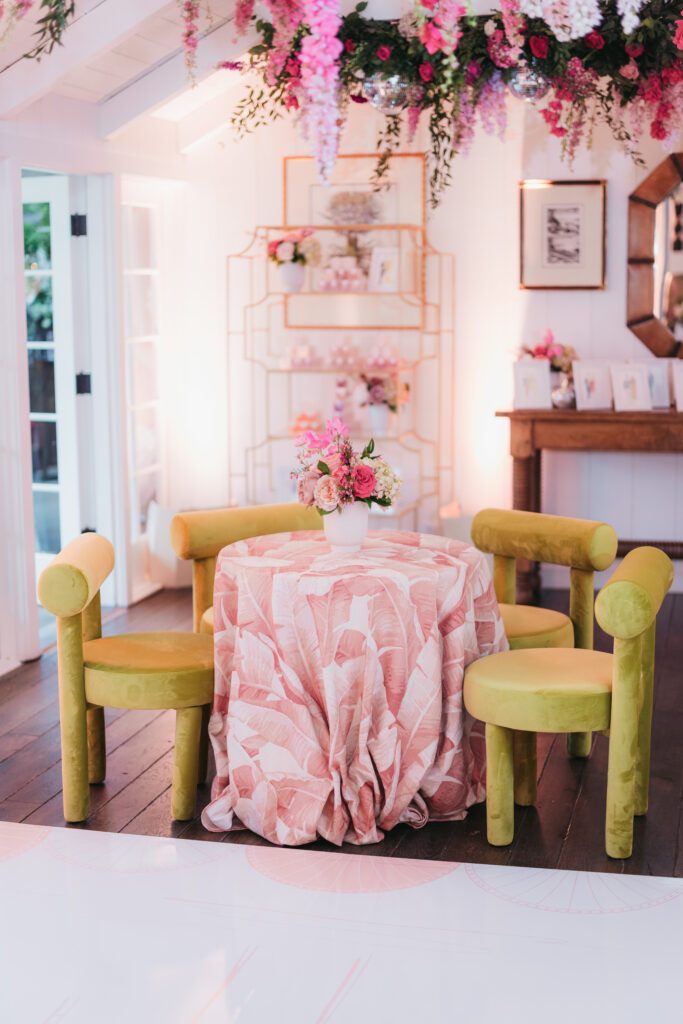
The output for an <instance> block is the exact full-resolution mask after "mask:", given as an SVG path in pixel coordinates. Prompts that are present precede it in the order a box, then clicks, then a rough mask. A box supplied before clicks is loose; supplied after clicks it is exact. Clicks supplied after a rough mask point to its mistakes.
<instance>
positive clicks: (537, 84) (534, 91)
mask: <svg viewBox="0 0 683 1024" xmlns="http://www.w3.org/2000/svg"><path fill="white" fill-rule="evenodd" d="M549 88H550V82H549V81H548V79H547V78H546V77H545V75H542V74H541V72H540V71H535V70H534V68H532V67H529V65H528V64H526V63H520V64H518V65H517V67H516V68H515V69H514V70H513V72H512V74H511V75H510V77H509V78H508V89H509V90H510V92H511V93H512V95H513V96H515V97H516V98H517V99H518V100H528V101H531V100H541V99H543V97H544V96H545V94H546V93H547V91H548V89H549Z"/></svg>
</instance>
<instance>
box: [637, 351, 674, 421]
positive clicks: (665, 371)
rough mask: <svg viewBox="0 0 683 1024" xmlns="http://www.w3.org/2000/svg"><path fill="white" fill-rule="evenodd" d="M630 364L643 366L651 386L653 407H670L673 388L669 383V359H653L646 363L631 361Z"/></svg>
mask: <svg viewBox="0 0 683 1024" xmlns="http://www.w3.org/2000/svg"><path fill="white" fill-rule="evenodd" d="M629 366H641V367H642V369H643V370H644V371H645V374H646V376H647V383H648V386H649V388H650V400H651V402H652V408H653V409H668V408H670V406H671V389H670V385H669V360H668V359H652V360H648V362H646V363H629Z"/></svg>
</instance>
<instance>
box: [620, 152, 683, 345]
mask: <svg viewBox="0 0 683 1024" xmlns="http://www.w3.org/2000/svg"><path fill="white" fill-rule="evenodd" d="M681 182H683V153H672V154H671V155H670V156H668V157H667V158H666V160H663V161H662V163H661V164H659V166H658V167H656V168H655V169H654V171H652V173H651V174H649V175H648V176H647V178H645V180H644V181H643V182H642V183H641V184H640V185H639V186H638V188H637V189H636V190H635V192H632V193H631V195H630V196H629V199H628V282H627V288H626V323H627V326H628V327H630V328H631V330H632V331H633V333H634V334H635V335H636V336H637V337H638V338H640V340H641V341H642V342H643V344H644V345H647V347H648V348H649V349H650V351H651V352H653V353H654V354H655V355H656V356H668V357H674V358H683V186H682V185H681Z"/></svg>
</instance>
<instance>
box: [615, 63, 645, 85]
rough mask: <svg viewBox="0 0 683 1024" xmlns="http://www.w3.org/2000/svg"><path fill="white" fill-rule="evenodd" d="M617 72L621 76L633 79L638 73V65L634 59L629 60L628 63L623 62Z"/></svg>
mask: <svg viewBox="0 0 683 1024" xmlns="http://www.w3.org/2000/svg"><path fill="white" fill-rule="evenodd" d="M619 74H620V75H621V77H622V78H630V79H632V80H634V81H635V79H636V78H638V76H639V75H640V71H639V69H638V65H637V64H636V62H635V61H634V60H630V61H629V62H628V64H624V66H623V68H619Z"/></svg>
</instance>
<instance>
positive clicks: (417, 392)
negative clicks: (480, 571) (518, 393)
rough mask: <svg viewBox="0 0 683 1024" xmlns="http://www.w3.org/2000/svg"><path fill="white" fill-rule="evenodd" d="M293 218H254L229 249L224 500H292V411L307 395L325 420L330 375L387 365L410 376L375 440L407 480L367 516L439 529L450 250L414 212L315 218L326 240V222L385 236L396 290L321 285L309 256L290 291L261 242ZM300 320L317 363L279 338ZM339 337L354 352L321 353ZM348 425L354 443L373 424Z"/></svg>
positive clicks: (449, 380) (445, 445)
mask: <svg viewBox="0 0 683 1024" xmlns="http://www.w3.org/2000/svg"><path fill="white" fill-rule="evenodd" d="M300 226H302V227H303V226H305V225H300ZM293 230H296V228H294V227H292V226H291V225H288V226H286V227H285V226H281V225H262V226H259V227H257V228H256V230H255V231H254V233H253V236H252V237H251V239H250V241H249V243H248V245H247V246H246V248H245V249H244V250H243V251H242V252H240V253H237V254H235V255H234V256H230V257H229V258H228V303H229V305H228V375H229V380H228V389H229V390H228V393H229V403H230V406H229V425H230V438H229V447H230V461H229V467H228V476H229V501H230V502H232V503H234V504H265V503H270V502H276V501H287V500H291V498H292V494H293V489H292V487H293V485H292V484H291V481H290V479H289V472H290V470H291V468H292V467H293V466H294V464H295V455H294V449H293V446H292V434H291V427H292V424H293V423H294V420H295V419H296V417H297V415H298V414H299V413H301V412H306V411H307V408H306V407H308V408H311V407H312V406H315V411H316V412H319V414H320V416H321V418H322V419H323V420H324V419H325V418H327V417H329V416H331V415H332V414H333V402H334V392H335V384H334V379H335V378H337V380H340V379H342V378H346V379H347V380H349V381H350V382H351V383H350V387H352V386H353V382H354V381H355V382H357V380H358V377H359V375H360V374H361V373H362V372H367V373H370V374H380V375H387V373H389V372H395V373H396V374H397V375H398V376H400V377H401V379H402V380H404V381H406V382H407V383H408V384H409V387H410V392H409V401H408V402H407V403H405V404H404V405H403V406H401V407H400V408H399V412H398V414H397V416H396V417H395V418H394V419H395V422H394V426H393V431H392V432H391V433H390V435H389V436H387V437H382V438H379V437H378V438H376V446H377V449H378V450H380V451H381V452H382V454H383V455H384V456H385V457H386V458H387V459H388V460H389V461H390V462H391V463H392V465H393V466H394V467H395V468H396V469H397V470H399V471H400V472H401V475H402V476H403V479H404V482H403V486H402V491H401V498H400V499H399V503H398V505H397V506H396V508H395V509H391V510H387V511H384V510H381V511H379V510H378V511H377V512H375V511H374V507H373V513H372V516H371V527H372V528H375V529H377V528H381V527H382V526H383V525H384V526H387V527H389V526H390V527H391V528H396V529H408V530H419V531H422V532H438V531H439V524H440V519H439V509H440V508H441V507H442V506H443V505H446V504H448V503H450V502H451V501H452V500H453V497H454V485H453V446H454V411H453V405H454V403H453V393H454V373H455V367H454V287H453V286H454V260H453V257H452V256H451V255H448V254H443V253H439V252H437V250H435V249H434V248H433V247H432V246H431V245H430V243H429V241H428V239H427V237H426V232H425V230H424V228H422V227H420V226H416V225H413V224H373V225H371V226H370V225H344V226H343V229H340V228H339V227H338V226H330V227H328V226H317V225H316V226H315V228H314V230H315V234H316V236H318V237H319V238H321V239H322V245H323V247H325V246H326V245H327V244H328V243H329V240H330V239H331V238H332V236H331V235H329V234H327V233H328V232H336V233H337V234H344V233H345V232H348V231H353V232H355V233H360V232H370V233H371V234H372V242H373V244H382V245H385V246H386V245H390V246H392V247H393V248H394V249H395V250H396V252H397V255H398V263H399V276H398V280H397V287H396V290H395V291H380V292H377V291H360V292H350V291H349V292H333V291H318V290H316V281H317V278H316V273H315V271H311V270H310V269H309V268H307V270H306V280H305V282H304V286H303V288H302V290H301V291H300V292H297V293H294V294H291V293H286V292H284V291H283V289H282V285H281V282H280V278H279V274H278V269H279V268H278V267H277V266H276V265H275V264H274V263H273V262H272V261H269V260H268V259H267V245H268V241H269V240H270V239H272V238H278V237H282V235H284V234H286V233H287V232H290V231H293ZM304 332H305V334H306V336H307V337H306V339H305V340H306V341H307V343H308V344H313V343H314V347H315V350H316V355H317V356H318V357H319V359H320V365H311V366H288V365H285V361H286V354H287V350H288V349H291V348H293V347H295V346H296V344H297V342H301V340H302V338H301V336H302V333H304ZM312 335H313V336H314V338H311V336H312ZM373 337H374V341H375V343H377V344H379V343H380V341H381V343H382V344H384V345H388V346H390V347H391V348H392V349H393V350H394V351H395V352H396V353H397V354H398V356H399V358H400V366H399V367H398V368H397V369H396V370H394V371H389V370H388V369H386V368H385V369H383V370H379V369H377V368H370V367H368V366H366V363H365V360H366V358H367V356H368V352H369V350H370V348H371V347H372V345H373ZM348 339H351V340H352V343H353V346H354V347H355V348H356V349H357V360H356V361H355V362H353V363H352V364H350V363H347V364H346V365H344V366H330V365H327V364H326V361H325V360H326V358H327V357H328V355H329V352H330V350H331V349H332V348H333V347H334V346H335V343H336V344H338V343H339V342H341V341H342V340H348ZM349 426H350V432H351V435H352V437H353V438H354V439H355V440H357V441H358V442H359V443H365V442H366V441H367V440H368V438H369V437H370V436H372V435H371V429H370V426H369V424H368V423H364V422H362V421H358V420H355V421H354V422H351V423H350V424H349Z"/></svg>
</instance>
